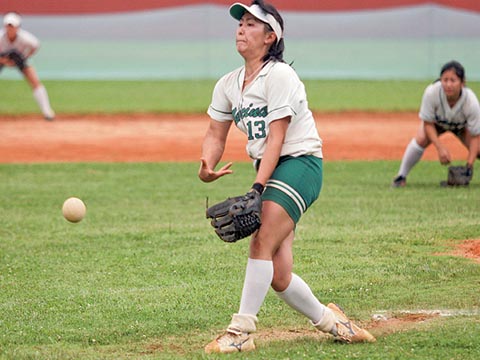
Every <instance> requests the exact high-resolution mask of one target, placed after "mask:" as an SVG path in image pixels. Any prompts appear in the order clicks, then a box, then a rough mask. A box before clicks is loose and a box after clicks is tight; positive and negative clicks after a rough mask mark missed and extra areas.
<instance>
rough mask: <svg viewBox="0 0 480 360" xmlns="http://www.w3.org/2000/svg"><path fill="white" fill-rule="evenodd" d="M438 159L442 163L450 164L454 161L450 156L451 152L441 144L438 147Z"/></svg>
mask: <svg viewBox="0 0 480 360" xmlns="http://www.w3.org/2000/svg"><path fill="white" fill-rule="evenodd" d="M438 159H439V160H440V163H441V164H442V165H448V164H450V162H451V161H452V157H451V156H450V152H449V151H448V149H447V148H446V147H445V146H441V147H439V148H438Z"/></svg>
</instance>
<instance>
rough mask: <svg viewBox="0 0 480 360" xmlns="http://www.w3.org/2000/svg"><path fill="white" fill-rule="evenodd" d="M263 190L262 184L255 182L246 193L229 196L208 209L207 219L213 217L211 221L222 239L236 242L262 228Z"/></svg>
mask: <svg viewBox="0 0 480 360" xmlns="http://www.w3.org/2000/svg"><path fill="white" fill-rule="evenodd" d="M262 191H263V186H262V185H260V184H254V186H253V187H252V189H251V190H250V191H249V192H248V193H246V194H245V195H242V196H235V197H233V198H228V199H226V200H224V201H222V202H220V203H218V204H215V205H212V206H210V207H209V208H208V209H207V219H208V218H210V219H211V222H210V223H211V225H212V226H213V228H214V229H215V233H216V234H217V235H218V237H219V238H220V239H222V240H223V241H225V242H229V243H231V242H236V241H237V240H240V239H243V238H245V237H247V236H249V235H251V234H253V233H254V232H255V231H257V230H258V229H259V228H260V225H261V224H262V223H261V220H260V216H261V213H262V198H261V193H262Z"/></svg>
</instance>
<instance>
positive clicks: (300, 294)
mask: <svg viewBox="0 0 480 360" xmlns="http://www.w3.org/2000/svg"><path fill="white" fill-rule="evenodd" d="M276 294H277V295H278V297H279V298H280V299H282V300H283V301H285V302H286V303H287V304H288V305H290V306H291V307H292V308H293V309H295V310H297V311H298V312H299V313H301V314H303V315H305V316H306V317H307V318H309V319H310V321H311V322H312V323H314V324H316V323H318V322H319V321H320V319H321V318H322V317H323V315H324V313H325V309H326V306H325V305H323V304H322V303H321V302H320V301H318V299H317V298H316V297H315V295H313V293H312V290H310V287H309V286H308V285H307V283H306V282H305V281H303V280H302V279H301V278H300V277H299V276H298V275H296V274H292V281H291V282H290V284H289V285H288V287H287V288H286V289H285V290H284V291H281V292H277V293H276Z"/></svg>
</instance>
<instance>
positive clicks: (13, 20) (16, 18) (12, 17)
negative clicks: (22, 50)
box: [3, 12, 22, 27]
mask: <svg viewBox="0 0 480 360" xmlns="http://www.w3.org/2000/svg"><path fill="white" fill-rule="evenodd" d="M21 22H22V18H21V17H20V15H18V14H15V13H13V12H10V13H8V14H6V15H5V16H4V17H3V25H12V26H13V27H19V26H20V23H21Z"/></svg>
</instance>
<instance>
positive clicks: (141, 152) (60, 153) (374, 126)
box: [0, 112, 467, 163]
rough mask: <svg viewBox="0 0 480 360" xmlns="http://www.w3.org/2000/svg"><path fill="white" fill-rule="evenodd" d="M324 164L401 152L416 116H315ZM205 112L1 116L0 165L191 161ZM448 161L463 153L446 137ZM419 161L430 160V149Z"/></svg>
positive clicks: (234, 136) (234, 155) (232, 147)
mask: <svg viewBox="0 0 480 360" xmlns="http://www.w3.org/2000/svg"><path fill="white" fill-rule="evenodd" d="M315 118H316V120H317V126H318V129H319V132H320V136H321V137H322V139H323V142H324V156H325V161H330V160H391V159H400V158H401V157H402V154H403V151H404V149H405V146H406V145H407V143H408V142H409V141H410V139H411V138H412V136H413V135H414V134H415V132H416V129H417V127H418V123H419V120H418V118H417V114H416V113H364V112H346V113H318V114H315ZM208 121H209V120H208V117H207V115H177V114H175V115H152V114H135V115H115V116H111V115H98V116H92V115H88V116H86V115H85V116H82V115H78V116H72V115H69V116H62V115H59V116H57V119H56V120H55V121H53V122H47V121H45V120H43V119H42V118H41V117H40V116H37V115H31V116H26V117H5V116H3V117H1V116H0V139H1V140H0V163H34V162H78V161H82V162H83V161H85V162H88V161H96V162H138V161H142V162H155V161H197V160H198V159H199V157H200V148H201V143H202V139H203V135H204V133H205V130H206V128H207V125H208ZM443 139H444V141H445V143H447V144H448V147H449V149H450V150H451V151H452V155H453V156H454V158H466V154H467V152H466V150H465V149H464V148H463V147H462V146H461V145H460V144H459V142H458V141H457V140H456V139H455V138H454V137H453V136H451V135H449V134H447V135H445V136H444V138H443ZM245 141H246V139H245V136H244V135H243V134H242V133H240V131H238V130H237V129H232V131H231V133H230V138H229V141H228V144H227V148H226V152H225V155H224V158H223V159H224V160H225V161H248V157H247V155H246V154H245ZM424 159H428V160H436V159H437V155H436V152H435V149H433V148H432V147H431V148H429V149H427V151H426V152H425V155H424Z"/></svg>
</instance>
